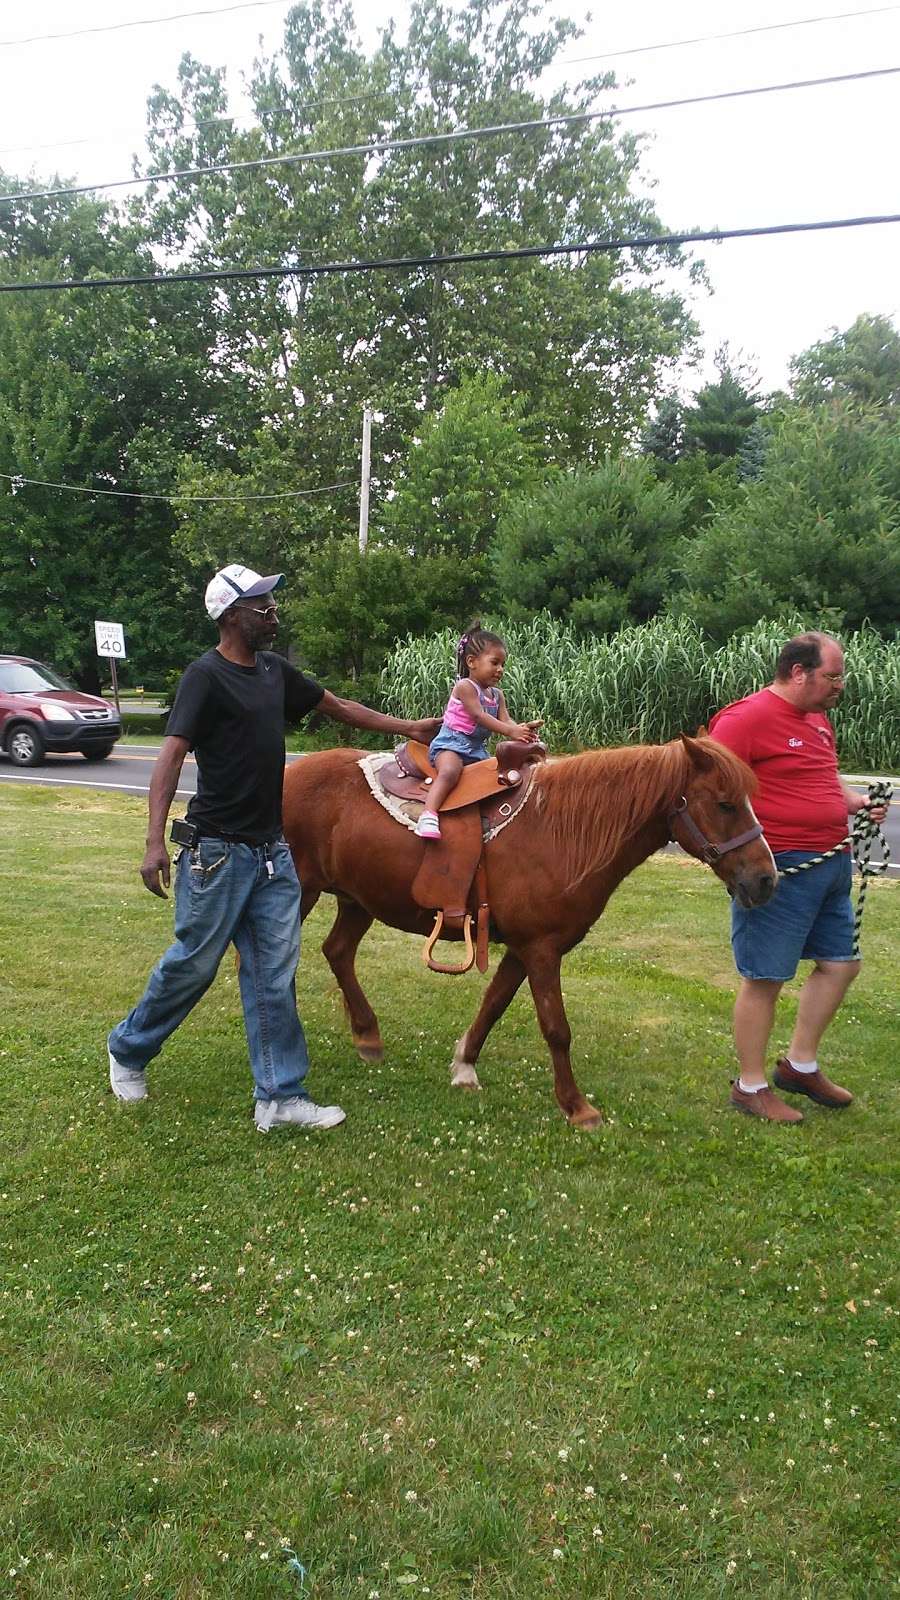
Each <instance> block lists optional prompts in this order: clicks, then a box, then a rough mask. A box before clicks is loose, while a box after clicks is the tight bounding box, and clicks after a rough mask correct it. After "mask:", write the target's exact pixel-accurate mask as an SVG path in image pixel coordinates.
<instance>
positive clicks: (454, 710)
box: [444, 689, 500, 733]
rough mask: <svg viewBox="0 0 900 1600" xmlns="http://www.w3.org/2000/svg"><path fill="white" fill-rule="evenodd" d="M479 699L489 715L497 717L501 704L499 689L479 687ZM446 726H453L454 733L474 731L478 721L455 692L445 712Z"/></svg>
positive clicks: (482, 707)
mask: <svg viewBox="0 0 900 1600" xmlns="http://www.w3.org/2000/svg"><path fill="white" fill-rule="evenodd" d="M478 699H479V700H480V702H481V709H482V710H483V711H486V712H487V713H488V716H491V717H496V715H497V710H498V707H499V705H500V694H499V691H498V690H497V689H484V690H482V689H479V690H478ZM444 726H445V728H452V729H453V732H454V733H474V732H475V729H476V728H477V727H478V723H477V722H476V721H475V718H474V717H473V716H472V715H471V713H470V712H468V711H467V710H466V708H465V706H464V705H463V703H462V701H461V700H458V699H457V698H456V695H455V694H451V696H450V699H449V700H448V701H447V709H446V711H445V712H444Z"/></svg>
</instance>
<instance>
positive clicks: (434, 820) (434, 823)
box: [416, 811, 441, 839]
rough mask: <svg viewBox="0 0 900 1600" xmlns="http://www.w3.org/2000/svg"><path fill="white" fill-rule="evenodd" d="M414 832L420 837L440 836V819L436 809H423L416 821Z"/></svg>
mask: <svg viewBox="0 0 900 1600" xmlns="http://www.w3.org/2000/svg"><path fill="white" fill-rule="evenodd" d="M416 833H417V835H418V837H419V838H420V839H439V838H440V837H441V821H440V818H439V816H438V814H437V812H436V811H423V812H422V815H421V816H420V818H419V820H418V822H417V823H416Z"/></svg>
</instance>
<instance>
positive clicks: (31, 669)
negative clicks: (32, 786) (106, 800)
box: [0, 655, 122, 767]
mask: <svg viewBox="0 0 900 1600" xmlns="http://www.w3.org/2000/svg"><path fill="white" fill-rule="evenodd" d="M121 737H122V724H121V721H120V720H119V714H118V712H117V711H116V708H115V706H111V705H110V704H109V703H108V701H106V700H101V699H99V698H98V696H97V695H94V694H82V693H81V690H80V689H73V687H72V685H71V684H70V683H67V682H66V680H65V678H61V677H60V675H59V673H58V672H53V671H52V670H51V668H50V667H45V666H43V665H42V664H41V662H40V661H30V660H29V659H28V657H27V656H2V655H0V750H3V752H4V753H5V754H6V755H7V756H9V759H10V761H13V762H14V763H15V765H16V766H17V767H36V766H37V765H38V764H39V763H40V762H41V761H43V759H44V756H45V755H46V753H47V752H48V751H61V752H65V751H67V750H80V752H81V754H82V755H83V756H84V757H85V759H86V760H88V761H102V760H103V759H104V757H105V756H108V755H109V753H110V751H111V750H112V748H113V745H114V744H115V742H116V740H117V739H120V738H121Z"/></svg>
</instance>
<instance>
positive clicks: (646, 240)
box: [0, 212, 900, 498]
mask: <svg viewBox="0 0 900 1600" xmlns="http://www.w3.org/2000/svg"><path fill="white" fill-rule="evenodd" d="M887 222H900V212H889V213H884V214H881V215H877V216H870V217H832V218H829V219H827V220H826V221H823V222H778V223H771V224H768V225H766V226H760V227H758V228H708V229H705V230H703V231H702V232H700V231H694V232H691V233H652V234H638V235H636V236H634V237H633V238H622V239H586V240H581V241H580V242H579V243H578V244H534V245H521V246H519V247H518V248H517V249H513V250H458V251H454V252H452V253H449V254H447V255H441V256H386V257H374V258H372V259H370V260H362V261H325V262H321V263H320V264H319V265H317V266H308V267H303V266H290V267H217V268H212V269H210V270H208V271H190V272H168V273H158V274H156V275H150V274H144V275H140V274H134V275H132V276H129V277H122V278H60V279H52V280H47V281H41V282H30V281H28V280H23V281H22V282H20V283H0V294H27V293H32V292H34V291H35V290H39V289H41V290H51V289H124V288H133V287H144V286H153V285H157V284H159V285H163V284H169V283H222V282H242V281H247V280H248V279H253V278H263V279H265V278H318V277H323V276H325V275H326V274H334V273H341V272H384V271H388V270H394V271H403V272H405V271H409V270H411V269H412V268H415V267H442V266H464V265H469V264H472V263H477V262H482V261H522V260H527V259H530V258H535V257H539V256H573V255H585V256H590V255H599V254H603V253H612V252H614V251H618V250H661V249H664V248H665V247H667V246H671V245H684V244H718V243H720V242H721V241H722V240H724V239H758V238H762V237H764V236H768V235H776V234H782V233H821V232H824V231H833V230H834V229H837V228H871V227H878V226H880V225H881V224H883V223H887ZM164 498H169V497H167V496H164Z"/></svg>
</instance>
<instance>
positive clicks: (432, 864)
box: [377, 739, 547, 973]
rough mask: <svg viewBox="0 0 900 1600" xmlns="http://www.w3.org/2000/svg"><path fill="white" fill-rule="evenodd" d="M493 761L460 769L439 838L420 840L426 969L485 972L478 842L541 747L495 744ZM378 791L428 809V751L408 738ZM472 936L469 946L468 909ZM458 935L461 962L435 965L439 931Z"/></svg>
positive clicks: (416, 893)
mask: <svg viewBox="0 0 900 1600" xmlns="http://www.w3.org/2000/svg"><path fill="white" fill-rule="evenodd" d="M496 749H497V753H496V756H494V757H490V758H488V760H486V761H473V762H472V763H471V765H469V766H467V767H464V768H463V770H462V774H461V776H460V780H459V783H458V784H457V785H456V787H455V789H453V790H452V791H451V793H450V794H449V795H448V796H447V799H446V800H445V801H444V804H443V805H442V806H441V838H440V839H439V840H436V839H427V840H423V841H422V859H421V862H420V864H419V870H418V872H417V873H416V876H415V878H414V879H413V885H412V893H413V899H414V900H415V902H416V904H417V905H420V906H423V907H424V908H425V909H426V910H429V911H434V912H435V919H434V927H433V928H432V930H431V933H430V934H429V936H428V939H427V941H426V943H425V947H424V949H423V951H422V959H423V961H424V962H425V965H426V966H427V967H430V968H431V970H432V972H449V973H462V972H468V971H469V969H470V968H471V967H472V965H473V963H474V964H475V965H476V966H477V968H478V971H479V972H485V971H486V970H487V961H488V934H489V929H490V907H489V905H488V898H487V871H486V869H485V861H484V846H485V841H486V837H487V836H489V835H490V834H491V833H492V831H493V829H494V828H496V827H497V826H499V825H500V824H501V823H504V822H507V821H509V819H510V818H511V817H512V816H514V814H515V812H516V811H517V810H518V809H519V807H520V806H521V805H522V804H523V803H524V801H525V799H526V797H527V795H528V791H529V789H530V787H531V780H532V778H533V776H534V767H535V764H536V763H537V762H540V761H545V760H546V757H547V747H546V745H543V744H540V743H538V742H536V743H534V744H526V743H525V742H524V740H515V739H503V740H500V741H499V743H498V744H497V747H496ZM377 776H378V782H379V783H380V785H381V787H382V789H384V791H385V792H386V793H387V794H389V795H393V796H394V797H395V798H397V799H399V800H416V801H421V802H422V803H423V804H424V805H427V804H428V800H429V790H430V788H431V785H432V783H433V782H434V779H435V778H436V777H437V772H436V771H435V769H434V767H433V766H432V765H431V763H430V761H429V759H428V747H427V745H424V744H418V743H417V742H416V741H415V740H412V739H411V740H409V742H408V743H407V744H404V745H401V746H400V747H399V749H398V750H395V751H394V759H393V761H386V762H385V763H384V765H383V766H382V767H381V768H380V769H379V771H378V775H377ZM473 907H474V919H475V925H476V935H475V940H474V942H473V938H472V922H473V909H472V908H473ZM445 931H447V932H454V933H461V934H462V937H463V939H464V941H465V958H464V960H463V962H462V963H458V964H455V965H451V964H449V963H446V962H441V961H436V960H435V959H434V955H433V951H434V947H435V945H436V944H437V941H438V939H439V938H440V937H441V934H442V933H444V932H445Z"/></svg>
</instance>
